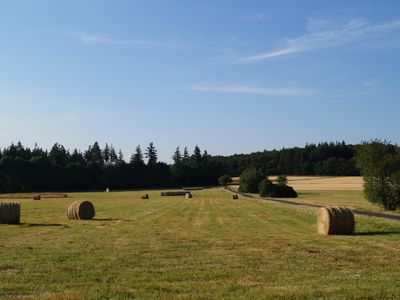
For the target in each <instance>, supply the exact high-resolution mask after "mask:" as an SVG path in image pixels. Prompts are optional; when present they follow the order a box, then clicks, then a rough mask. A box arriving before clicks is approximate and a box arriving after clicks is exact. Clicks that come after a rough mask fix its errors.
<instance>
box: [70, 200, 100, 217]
mask: <svg viewBox="0 0 400 300" xmlns="http://www.w3.org/2000/svg"><path fill="white" fill-rule="evenodd" d="M67 216H68V219H70V220H91V219H93V217H94V216H95V209H94V206H93V204H92V202H89V201H83V202H74V203H72V204H71V205H70V206H69V207H68V210H67Z"/></svg>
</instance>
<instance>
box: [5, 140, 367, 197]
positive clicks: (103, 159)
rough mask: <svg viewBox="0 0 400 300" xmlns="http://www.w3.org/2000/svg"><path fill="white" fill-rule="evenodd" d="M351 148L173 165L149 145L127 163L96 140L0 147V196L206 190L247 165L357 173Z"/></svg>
mask: <svg viewBox="0 0 400 300" xmlns="http://www.w3.org/2000/svg"><path fill="white" fill-rule="evenodd" d="M356 147H357V145H346V144H345V143H344V142H340V143H338V142H337V143H320V144H308V145H306V146H305V147H304V148H297V147H296V148H288V149H285V148H283V149H281V150H272V151H266V150H265V151H262V152H254V153H251V154H235V155H231V156H212V155H209V154H208V153H207V151H203V152H202V151H201V150H200V148H199V147H198V146H196V147H195V149H194V152H193V153H189V152H188V151H187V148H186V147H185V148H184V149H182V150H181V149H180V148H179V147H178V148H177V149H176V151H175V152H174V153H173V156H172V159H173V164H170V165H169V164H166V163H163V162H159V161H158V157H157V150H156V148H155V146H154V145H153V143H150V144H149V146H148V147H146V148H145V149H144V151H143V152H142V149H141V147H140V146H138V147H137V148H136V151H135V153H133V154H132V156H131V157H130V159H129V162H127V160H125V159H124V157H123V154H122V152H121V151H118V152H116V151H115V149H114V148H113V146H111V145H108V144H105V146H104V147H103V148H101V147H100V145H99V144H98V143H97V142H96V143H94V144H93V145H91V146H89V147H88V149H87V150H86V151H84V152H81V151H79V150H77V149H75V150H73V151H69V150H66V148H65V147H64V146H62V145H60V144H57V143H56V144H55V145H54V146H53V147H52V148H51V149H50V150H44V149H42V148H40V147H38V146H37V145H36V146H35V147H34V148H33V149H30V148H28V147H24V146H23V145H22V144H21V143H20V142H19V143H17V144H11V145H10V146H9V147H6V148H4V149H0V192H2V193H7V192H37V191H85V190H103V189H105V188H106V187H108V188H110V189H112V190H113V189H114V190H115V189H140V188H166V187H181V186H211V185H217V184H218V178H219V177H220V176H222V175H224V174H228V175H230V176H232V177H234V176H240V174H241V172H242V171H243V170H244V169H246V168H247V167H256V168H258V169H260V170H261V171H262V172H263V173H265V174H267V175H332V176H335V175H340V176H348V175H359V171H358V170H357V168H356V165H355V150H356Z"/></svg>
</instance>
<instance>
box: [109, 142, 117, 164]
mask: <svg viewBox="0 0 400 300" xmlns="http://www.w3.org/2000/svg"><path fill="white" fill-rule="evenodd" d="M117 161H118V156H117V153H116V152H115V149H114V147H113V145H111V146H110V162H111V163H112V164H115V163H116V162H117Z"/></svg>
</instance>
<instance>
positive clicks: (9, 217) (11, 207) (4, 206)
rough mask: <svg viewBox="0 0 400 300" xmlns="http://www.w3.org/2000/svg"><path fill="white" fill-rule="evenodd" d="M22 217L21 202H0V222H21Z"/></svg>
mask: <svg viewBox="0 0 400 300" xmlns="http://www.w3.org/2000/svg"><path fill="white" fill-rule="evenodd" d="M20 219H21V204H19V203H12V202H10V203H0V224H19V222H20Z"/></svg>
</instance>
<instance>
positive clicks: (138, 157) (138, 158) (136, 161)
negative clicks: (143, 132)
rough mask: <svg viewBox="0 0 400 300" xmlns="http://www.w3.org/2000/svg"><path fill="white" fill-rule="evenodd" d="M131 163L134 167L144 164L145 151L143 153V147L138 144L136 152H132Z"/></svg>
mask: <svg viewBox="0 0 400 300" xmlns="http://www.w3.org/2000/svg"><path fill="white" fill-rule="evenodd" d="M130 163H131V164H132V165H133V166H134V167H139V166H143V165H144V160H143V153H142V148H141V147H140V145H137V146H136V150H135V153H134V154H132V156H131V161H130Z"/></svg>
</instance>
